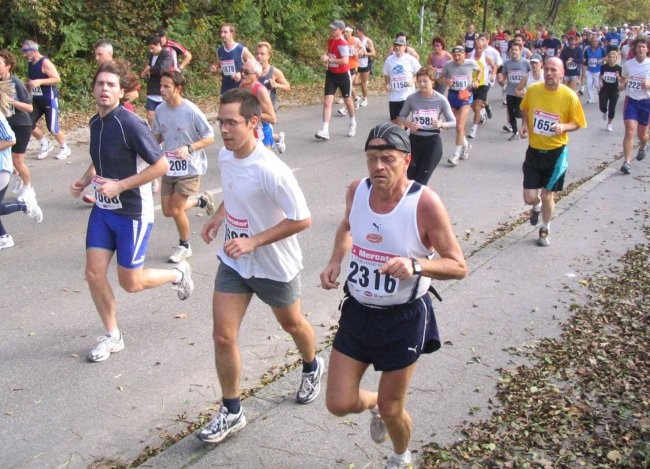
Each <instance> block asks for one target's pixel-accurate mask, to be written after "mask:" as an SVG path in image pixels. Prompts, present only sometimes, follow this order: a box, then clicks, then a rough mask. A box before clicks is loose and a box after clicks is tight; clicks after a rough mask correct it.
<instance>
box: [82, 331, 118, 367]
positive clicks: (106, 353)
mask: <svg viewBox="0 0 650 469" xmlns="http://www.w3.org/2000/svg"><path fill="white" fill-rule="evenodd" d="M97 342H99V343H98V344H97V345H96V346H95V348H94V349H92V350H91V351H90V353H88V360H90V361H91V362H103V361H104V360H106V359H108V357H110V356H111V353H116V352H119V351H120V350H123V349H124V338H123V337H122V334H120V338H119V339H114V338H112V337H111V336H109V335H103V336H101V337H97Z"/></svg>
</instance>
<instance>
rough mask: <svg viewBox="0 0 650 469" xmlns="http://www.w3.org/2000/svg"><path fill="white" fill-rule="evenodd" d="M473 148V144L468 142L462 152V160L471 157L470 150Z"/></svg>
mask: <svg viewBox="0 0 650 469" xmlns="http://www.w3.org/2000/svg"><path fill="white" fill-rule="evenodd" d="M471 149H472V144H471V143H468V144H467V146H466V147H463V150H462V153H461V154H460V159H461V160H466V159H467V158H469V152H470V150H471Z"/></svg>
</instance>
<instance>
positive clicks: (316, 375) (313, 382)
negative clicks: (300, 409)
mask: <svg viewBox="0 0 650 469" xmlns="http://www.w3.org/2000/svg"><path fill="white" fill-rule="evenodd" d="M324 368H325V362H324V361H323V359H322V358H321V357H319V356H316V371H312V372H311V373H303V374H302V376H301V377H300V387H299V388H298V392H297V393H296V401H298V402H299V403H300V404H309V403H310V402H311V401H313V400H314V399H316V397H317V396H318V394H319V393H320V379H321V377H322V376H323V369H324Z"/></svg>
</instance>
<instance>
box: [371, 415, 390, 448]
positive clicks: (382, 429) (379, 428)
mask: <svg viewBox="0 0 650 469" xmlns="http://www.w3.org/2000/svg"><path fill="white" fill-rule="evenodd" d="M370 413H371V414H372V417H371V418H370V438H372V441H374V442H375V443H378V444H381V443H383V442H384V441H386V440H387V439H388V430H387V429H386V424H385V423H384V421H383V419H382V418H381V415H379V410H375V409H370Z"/></svg>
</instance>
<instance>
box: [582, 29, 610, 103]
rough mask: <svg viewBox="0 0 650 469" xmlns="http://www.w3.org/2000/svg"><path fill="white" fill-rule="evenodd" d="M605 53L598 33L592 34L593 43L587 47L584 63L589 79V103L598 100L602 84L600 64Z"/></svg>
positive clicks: (583, 66)
mask: <svg viewBox="0 0 650 469" xmlns="http://www.w3.org/2000/svg"><path fill="white" fill-rule="evenodd" d="M605 55H606V54H605V50H604V49H603V48H602V47H600V42H599V40H598V37H597V36H596V35H593V36H591V45H590V46H589V47H587V48H586V49H585V52H584V62H583V64H582V68H583V69H584V73H585V76H586V79H587V94H588V95H589V100H588V101H587V103H595V102H597V101H596V99H597V97H598V88H599V86H600V66H601V65H602V64H603V59H604V58H605Z"/></svg>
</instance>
